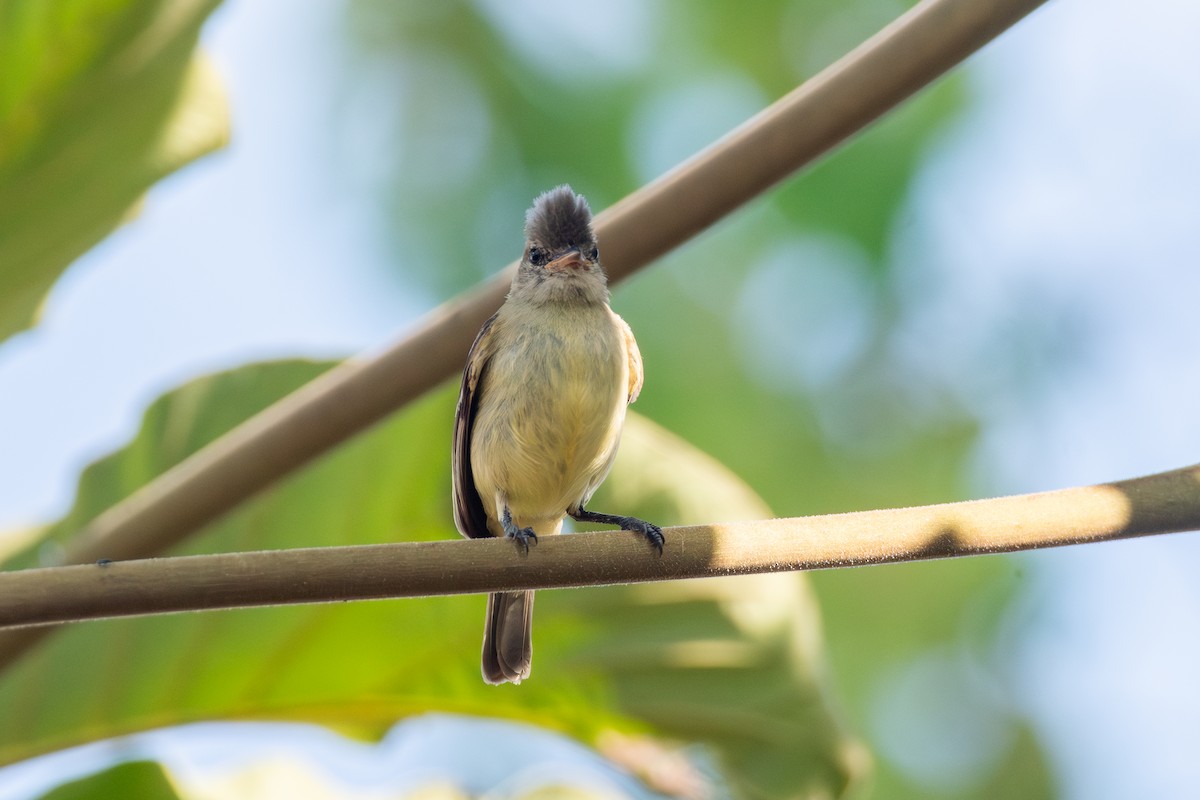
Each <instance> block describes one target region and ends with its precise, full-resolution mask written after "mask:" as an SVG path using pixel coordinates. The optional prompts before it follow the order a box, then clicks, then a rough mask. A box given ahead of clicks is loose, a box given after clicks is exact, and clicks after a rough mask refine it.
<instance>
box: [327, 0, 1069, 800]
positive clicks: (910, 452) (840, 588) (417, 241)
mask: <svg viewBox="0 0 1200 800" xmlns="http://www.w3.org/2000/svg"><path fill="white" fill-rule="evenodd" d="M350 8H351V12H352V13H351V17H350V22H349V30H350V34H351V36H352V37H354V38H355V40H356V41H357V43H358V45H359V50H358V51H357V52H355V53H352V55H351V56H350V63H349V65H348V68H347V78H348V83H347V90H346V92H345V100H344V102H345V108H346V110H347V123H346V124H347V125H356V124H362V123H363V122H364V121H365V116H364V115H362V114H359V113H356V111H355V109H357V108H363V109H372V110H374V109H377V108H378V106H379V104H380V102H379V97H380V94H381V93H382V94H383V96H386V97H388V98H389V102H390V103H392V105H393V106H394V108H393V109H392V110H391V111H390V112H389V113H388V114H387V115H384V116H383V118H382V119H380V118H379V116H378V115H376V117H375V118H373V124H374V125H375V126H376V130H377V131H379V135H378V137H377V138H376V139H374V141H378V142H380V143H381V145H380V149H379V150H378V151H375V152H372V153H370V154H368V155H367V156H365V159H366V160H367V161H368V162H369V163H371V164H373V165H378V166H379V170H378V172H377V173H376V184H375V191H376V192H377V193H378V196H379V197H380V198H381V202H383V203H385V204H387V206H388V207H390V209H391V212H392V218H393V223H392V227H391V229H390V230H388V231H385V232H383V233H384V235H385V236H387V237H388V238H389V239H390V241H391V242H392V243H393V247H394V251H395V260H396V263H397V264H399V265H400V266H401V268H402V269H403V280H405V281H412V280H419V281H420V282H422V283H423V284H424V285H425V286H427V287H430V288H432V289H434V290H435V291H438V292H440V293H442V294H443V295H449V294H451V293H453V292H455V291H458V290H460V289H461V288H463V287H465V286H466V285H468V284H470V283H472V282H473V281H475V280H477V279H479V278H480V277H482V276H484V275H485V274H488V273H490V272H491V271H492V270H494V269H496V268H498V267H499V266H501V265H502V264H504V263H506V262H508V261H510V260H511V259H513V258H515V257H516V256H517V255H518V254H519V248H520V222H521V219H522V215H523V213H524V209H525V207H526V206H527V204H528V202H529V199H530V198H531V197H533V196H534V195H535V194H536V193H537V192H539V191H542V190H543V189H545V188H547V187H549V186H552V185H555V184H558V183H562V182H569V183H571V184H572V185H573V186H574V187H575V188H576V189H578V190H581V191H583V192H585V193H586V194H587V195H588V196H589V198H590V199H591V201H592V205H593V207H594V208H596V209H601V208H604V207H605V206H607V205H609V204H611V203H612V202H614V201H616V200H617V199H619V198H620V197H622V196H624V195H625V194H627V193H628V192H630V191H632V190H634V189H635V188H637V186H639V185H640V184H642V183H644V182H646V181H648V180H650V179H652V178H654V177H656V176H657V175H659V174H661V173H662V172H664V171H665V170H667V169H669V168H670V167H671V166H673V165H674V164H676V163H678V162H680V161H682V160H684V159H685V158H687V157H688V156H690V155H692V154H693V153H694V152H695V151H696V150H698V149H699V148H701V147H703V146H704V145H706V144H708V143H709V142H710V141H712V140H713V139H715V138H716V137H717V136H719V135H721V134H722V133H724V132H725V131H727V130H729V129H730V128H732V127H733V126H734V125H736V124H738V123H740V122H741V121H743V120H744V119H745V118H746V117H748V116H749V115H750V114H751V113H753V112H755V111H757V110H758V109H759V108H760V107H761V106H763V105H765V104H766V103H768V102H770V101H771V100H773V99H774V98H777V97H779V96H781V95H782V94H784V93H786V92H787V91H789V90H790V89H791V88H793V87H794V86H795V85H797V84H799V83H800V82H802V81H803V80H804V79H805V78H807V77H809V76H811V75H812V74H814V73H815V72H816V71H818V70H819V69H820V68H822V67H824V66H826V65H827V64H829V63H831V62H832V61H833V60H834V59H835V58H837V57H839V56H840V55H842V54H843V53H844V52H846V51H848V50H849V49H851V48H852V47H853V46H854V45H856V44H857V43H858V42H861V41H863V40H864V39H866V38H867V37H868V36H870V35H872V34H873V33H874V32H875V31H877V30H878V29H879V28H880V27H882V26H883V24H885V23H886V22H887V21H890V20H891V19H892V18H894V17H895V16H896V15H898V14H899V13H900V12H901V11H903V10H904V5H901V4H897V3H895V2H887V1H886V0H883V1H876V0H859V1H858V2H853V3H849V4H847V3H841V2H822V1H821V0H773V1H772V2H764V3H756V4H753V5H750V6H747V5H745V4H699V5H697V4H692V3H686V2H683V0H663V1H662V2H657V3H637V2H628V3H617V4H610V5H609V6H607V7H606V8H605V9H603V10H597V9H583V8H580V7H578V6H574V5H572V6H570V10H563V8H562V6H561V4H552V3H546V2H537V1H536V0H527V2H519V3H507V4H501V3H499V2H489V1H488V0H478V2H474V3H470V2H456V3H447V4H442V5H441V6H439V7H438V8H437V9H431V8H428V7H413V6H410V5H404V4H394V3H387V2H380V0H353V1H352V2H351V4H350ZM364 76H368V77H369V78H370V80H368V81H367V83H369V84H370V85H371V87H372V88H371V89H370V90H369V91H363V90H362V89H361V87H360V86H359V81H361V80H362V79H363V77H364ZM964 97H965V85H964V83H963V82H962V80H961V79H960V78H958V77H956V76H950V77H949V78H946V79H943V80H942V81H940V82H938V83H937V84H935V85H934V86H933V87H931V88H930V89H927V90H926V91H924V92H923V93H921V94H920V95H919V96H918V97H916V98H915V99H913V100H911V101H909V102H908V103H907V104H905V105H904V106H902V107H901V108H899V109H897V110H896V111H894V112H892V113H891V114H889V115H888V116H887V118H885V119H884V120H882V121H881V122H879V123H878V124H876V125H874V126H873V127H872V128H870V129H869V130H867V131H866V132H864V133H863V134H861V135H860V136H858V137H856V138H855V139H854V140H853V141H852V142H850V143H848V144H847V145H845V146H843V147H842V148H841V149H840V150H838V151H837V152H835V153H834V154H832V155H830V156H828V157H826V158H825V159H823V160H822V161H820V162H819V163H818V164H816V165H815V166H814V167H813V168H812V169H810V170H808V171H807V172H806V173H805V174H804V175H802V176H801V177H799V178H797V179H795V180H792V181H789V182H787V183H785V184H784V185H783V186H782V187H781V188H780V189H778V190H776V191H774V192H773V193H772V194H771V195H770V196H769V197H767V198H765V199H762V200H760V201H757V202H755V203H753V204H752V205H751V207H750V208H748V209H746V210H744V211H742V212H740V213H738V214H736V215H734V216H733V217H732V218H730V219H727V220H725V221H723V222H722V223H720V224H718V225H717V226H715V227H714V228H713V230H711V231H709V232H707V233H706V234H704V235H702V236H700V237H698V238H697V239H696V240H695V241H693V242H691V243H689V244H688V245H686V246H685V247H683V248H681V249H680V250H679V251H678V252H676V253H674V254H672V255H671V256H669V257H668V258H666V259H665V260H664V262H663V263H661V264H659V265H657V266H655V267H654V268H652V269H650V270H648V271H646V272H644V273H642V274H640V275H639V276H636V277H635V278H633V279H632V280H631V281H629V282H628V284H626V285H623V286H621V287H620V288H619V289H618V290H617V291H616V292H615V297H614V306H615V307H616V308H617V310H618V311H619V312H620V313H621V314H622V315H623V316H625V318H626V319H627V320H628V321H629V322H630V324H631V325H632V326H633V328H634V330H635V332H636V333H637V335H638V340H639V342H640V344H641V348H642V351H643V355H644V357H645V361H646V374H647V384H646V390H645V391H644V392H643V394H642V398H641V399H640V400H639V405H638V408H639V410H640V411H642V412H643V413H645V414H647V415H649V416H650V417H652V418H654V419H656V420H658V421H660V422H661V423H663V424H664V425H666V426H667V427H669V428H670V429H671V430H673V431H675V432H677V433H679V434H680V435H682V436H683V437H684V438H685V439H687V440H688V441H690V442H692V443H695V444H696V445H698V446H699V447H700V448H702V449H703V450H705V451H707V452H709V453H711V454H713V455H714V456H715V457H716V458H717V459H718V460H719V461H721V462H722V463H723V464H725V465H727V466H728V467H730V468H731V469H733V471H734V472H736V473H737V474H738V475H740V476H741V477H743V478H744V479H746V480H747V481H748V482H749V483H750V484H751V485H752V486H753V487H754V488H755V489H756V490H757V491H758V492H759V493H760V494H761V495H762V496H763V497H764V498H765V499H766V500H767V502H768V503H770V505H771V506H772V507H773V508H774V509H775V510H776V511H777V512H779V513H782V514H784V515H794V514H809V513H824V512H837V511H846V510H855V509H863V508H877V507H886V506H902V505H913V504H919V503H927V502H941V501H949V500H954V499H960V498H962V497H963V496H964V495H965V494H966V492H967V484H966V481H965V475H966V473H967V470H968V466H969V459H970V457H971V453H972V450H973V447H974V445H975V441H976V434H977V430H978V422H977V421H976V420H975V419H974V417H973V416H972V414H971V412H970V411H969V410H968V409H966V408H964V407H962V406H961V404H959V403H958V402H957V401H956V400H954V399H953V398H954V392H952V391H951V388H952V387H949V386H944V385H942V386H939V385H937V384H936V383H933V382H931V381H930V379H929V378H928V377H926V376H924V375H923V374H922V372H921V371H919V370H916V369H910V368H909V365H906V364H905V363H904V360H903V356H901V355H899V353H901V352H902V351H903V348H901V347H899V346H898V344H897V341H896V338H895V337H896V335H897V331H898V329H899V327H900V322H901V321H902V315H903V314H905V313H909V310H910V307H911V303H908V304H906V303H904V302H902V292H903V291H904V289H905V287H903V286H902V285H900V282H899V279H898V275H897V271H896V268H895V267H896V265H895V261H894V259H893V255H892V253H893V244H892V243H893V240H894V238H895V237H896V235H897V233H898V232H901V231H903V230H904V229H905V228H906V226H907V225H908V216H907V215H908V211H907V208H906V201H907V197H908V194H909V191H910V185H911V183H912V180H913V178H914V175H915V173H916V170H917V169H918V167H919V166H920V164H921V161H922V157H923V155H924V153H925V152H926V150H928V149H929V148H930V146H931V143H932V140H933V139H934V137H936V136H937V134H938V132H939V131H940V130H941V129H942V127H943V126H944V124H945V123H946V122H948V121H949V120H951V119H953V117H954V115H955V114H956V113H957V111H958V110H959V109H960V108H962V107H963V104H964ZM468 121H469V122H470V123H471V124H470V126H469V127H468V128H466V129H465V128H464V123H465V122H468ZM464 130H467V131H469V132H464ZM359 157H360V158H363V157H364V156H361V155H360V156H359ZM601 246H602V247H603V243H601ZM910 294H911V293H910ZM815 583H816V585H817V587H818V590H819V592H820V594H821V595H822V600H823V605H824V608H825V615H826V620H827V630H828V636H829V640H830V646H831V654H832V659H833V674H834V676H835V683H836V685H837V686H838V688H839V693H840V694H841V695H842V697H843V698H844V699H845V702H846V704H847V707H848V708H847V710H848V712H849V714H850V717H851V719H852V720H853V724H854V727H855V729H856V730H858V731H861V732H863V733H864V734H865V735H867V736H868V737H869V738H870V739H871V743H872V748H873V749H874V750H875V751H876V755H877V759H876V760H877V765H876V767H877V768H876V778H875V781H874V790H873V791H872V792H870V794H872V795H873V796H878V797H888V798H910V797H911V798H936V797H951V796H954V797H962V796H975V795H976V794H977V795H978V796H980V797H983V796H989V797H1002V796H1016V794H1017V793H1021V794H1022V796H1030V797H1034V796H1047V795H1049V794H1050V793H1051V786H1052V784H1051V781H1050V780H1049V778H1048V775H1047V771H1046V768H1045V765H1044V764H1043V762H1042V756H1041V753H1040V751H1039V749H1038V747H1037V745H1036V742H1035V741H1034V739H1033V737H1032V734H1031V732H1030V730H1029V728H1028V726H1027V725H1026V723H1025V722H1024V721H1023V720H1022V718H1021V715H1020V713H1019V712H1018V711H1017V710H1015V709H1014V708H1012V707H1011V704H1010V703H1009V702H1008V701H1007V700H1005V699H1004V697H1003V696H1004V692H1003V689H1002V687H1001V686H1000V684H1001V681H1000V679H999V677H998V676H995V675H991V676H990V679H989V680H987V681H983V682H982V684H981V682H979V681H974V682H973V681H971V680H966V679H965V678H964V679H963V680H961V681H959V683H960V684H961V687H960V688H961V691H962V692H963V693H964V695H963V697H960V698H958V699H959V700H962V701H963V702H965V703H969V704H970V707H971V708H974V709H978V713H979V714H980V715H981V716H982V717H983V718H984V719H983V720H982V721H981V723H980V724H981V725H982V726H983V727H984V728H987V727H989V726H991V727H993V728H995V729H996V730H1000V731H1003V732H1004V733H1003V735H1000V736H997V737H995V738H994V739H993V740H989V742H990V744H989V743H988V742H982V741H981V742H980V743H978V749H982V750H984V751H987V750H988V748H989V747H990V748H991V751H990V752H988V753H987V755H986V757H983V756H981V757H979V758H978V759H977V763H976V766H975V767H974V768H973V769H972V770H968V772H969V773H970V774H969V775H967V776H966V777H964V778H962V779H960V780H958V782H957V783H954V784H953V785H951V784H950V783H947V782H942V783H937V782H930V781H928V780H926V779H925V778H924V777H922V775H921V774H918V772H914V771H913V769H912V768H910V767H902V766H901V765H900V763H899V762H898V761H895V760H893V759H891V758H889V753H890V752H891V751H892V750H894V749H895V744H896V743H895V742H894V741H889V739H888V736H892V737H893V738H894V736H895V732H892V733H891V734H888V733H886V732H884V731H883V730H882V729H880V725H879V723H878V720H877V717H878V708H879V705H880V702H881V698H882V697H886V696H887V693H888V692H889V688H890V687H892V686H893V681H894V676H895V675H896V674H897V672H899V671H902V670H904V669H905V668H907V667H908V666H909V665H911V664H912V663H914V661H915V660H918V659H920V658H921V657H922V654H924V653H927V652H931V651H938V652H941V651H944V650H947V649H949V650H950V651H954V652H958V651H961V650H964V649H966V650H969V651H970V654H971V657H970V658H967V659H964V660H963V664H973V665H975V667H974V668H977V669H978V670H979V671H982V672H983V673H986V674H989V675H990V673H989V670H991V669H993V667H992V666H991V665H992V663H994V662H993V660H992V659H991V656H990V653H989V652H988V651H987V647H986V646H985V645H980V644H979V643H981V642H982V643H989V642H991V641H992V634H993V632H994V630H995V624H996V620H997V617H998V615H999V611H997V612H996V613H995V614H979V613H974V612H972V611H970V610H971V609H977V608H978V607H980V606H981V605H987V606H988V607H993V608H995V609H1002V608H1003V607H1004V605H1005V603H1006V601H1007V598H1008V597H1009V596H1010V595H1011V593H1012V592H1013V590H1014V589H1015V587H1016V586H1017V585H1018V583H1019V577H1018V576H1017V575H1016V574H1015V573H1014V570H1013V567H1012V565H1011V563H1010V562H1009V561H1008V560H1006V559H1003V558H991V559H976V560H971V561H955V562H954V563H937V564H921V565H907V566H894V567H887V568H880V569H869V570H858V571H840V572H835V573H828V574H818V575H816V576H815ZM955 663H956V664H957V663H958V662H957V661H956V662H955ZM959 668H961V669H962V670H967V669H969V667H967V666H961V667H956V669H959ZM993 694H997V695H999V697H1000V699H999V700H996V699H995V698H994V697H992V695H993ZM984 695H987V698H986V700H985V699H984V698H983V696H984ZM918 722H919V720H916V719H914V720H913V724H914V726H915V725H917V724H918ZM940 735H941V737H942V740H941V741H943V742H944V743H946V744H947V745H948V746H947V747H946V750H947V751H954V750H955V748H954V747H951V746H949V745H953V744H955V743H956V742H962V741H966V740H968V739H970V738H971V737H972V735H973V733H972V731H971V730H963V731H959V730H954V729H946V730H943V731H941V732H940Z"/></svg>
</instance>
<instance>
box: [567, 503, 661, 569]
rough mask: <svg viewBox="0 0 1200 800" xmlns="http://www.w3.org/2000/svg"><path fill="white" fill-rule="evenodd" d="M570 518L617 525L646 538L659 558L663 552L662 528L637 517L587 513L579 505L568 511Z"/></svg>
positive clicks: (596, 512) (594, 512)
mask: <svg viewBox="0 0 1200 800" xmlns="http://www.w3.org/2000/svg"><path fill="white" fill-rule="evenodd" d="M567 513H568V514H570V515H571V518H572V519H574V520H577V521H579V522H598V523H600V524H601V525H618V526H620V528H621V530H623V531H633V532H634V533H640V534H641V535H642V536H645V537H646V540H647V541H649V542H650V544H651V545H652V546H653V547H654V549H655V550H657V551H658V554H659V555H660V556H661V555H662V552H663V544H664V543H665V542H666V539H665V538H664V537H663V532H662V528H660V527H658V526H657V525H655V524H654V523H653V522H646V520H644V519H638V518H637V517H622V516H620V515H618V514H601V513H600V512H598V511H588V510H587V509H585V508H584V507H583V505H582V504H581V505H580V506H579V508H576V509H574V510H571V511H568V512H567Z"/></svg>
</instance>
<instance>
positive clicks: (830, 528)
mask: <svg viewBox="0 0 1200 800" xmlns="http://www.w3.org/2000/svg"><path fill="white" fill-rule="evenodd" d="M1195 529H1200V465H1196V466H1192V467H1187V468H1185V469H1179V470H1175V471H1173V472H1166V473H1161V474H1158V475H1151V476H1148V477H1144V478H1137V479H1133V480H1128V481H1121V482H1118V483H1112V484H1103V485H1099V486H1090V487H1084V488H1076V489H1063V490H1060V491H1055V492H1044V493H1040V494H1029V495H1017V496H1013V497H1001V498H995V499H991V500H976V501H972V502H963V503H949V504H943V505H934V506H922V507H917V508H900V509H889V510H881V511H863V512H857V513H850V514H835V515H828V516H817V517H799V518H792V519H773V520H761V521H754V522H738V523H728V524H718V525H702V526H694V527H681V528H669V529H667V530H666V531H665V534H666V541H667V543H666V547H665V549H664V551H663V555H662V557H661V558H658V557H657V556H656V554H655V553H654V551H653V550H652V548H651V547H650V546H649V544H648V543H647V542H646V541H645V540H643V539H642V538H640V537H639V536H637V535H635V534H631V533H609V532H606V533H580V534H573V535H568V536H551V537H543V538H542V540H541V541H539V542H538V544H537V546H536V547H533V548H531V549H530V551H529V554H528V555H525V554H524V553H523V552H522V551H521V550H520V548H518V547H516V546H514V544H513V543H512V542H509V541H507V540H503V539H482V540H446V541H437V542H406V543H396V544H381V545H365V546H358V547H328V548H312V549H297V550H276V551H268V552H254V553H222V554H219V555H206V556H184V557H178V558H159V559H146V560H136V561H127V562H112V563H103V564H89V565H77V566H68V567H51V568H46V569H31V570H24V571H18V572H7V573H0V626H11V627H15V626H32V625H46V624H51V623H61V622H68V621H77V620H84V619H97V618H105V617H122V616H139V615H146V614H161V613H170V612H178V611H201V610H209V609H217V608H239V607H248V606H261V605H279V604H291V603H318V602H333V601H345V600H368V599H379V598H392V597H427V596H433V595H447V594H464V593H472V592H494V591H508V590H514V589H549V588H563V587H576V586H597V585H602V584H615V583H633V582H640V581H654V580H677V579H683V578H703V577H715V576H721V575H739V574H749V573H759V572H782V571H786V570H809V569H824V568H830V567H849V566H863V565H867V564H884V563H892V562H898V561H918V560H924V559H931V558H949V557H961V556H970V555H979V554H984V553H1001V552H1011V551H1016V550H1031V549H1036V548H1044V547H1056V546H1060V545H1068V544H1081V543H1084V542H1098V541H1108V540H1114V539H1125V538H1130V537H1135V536H1149V535H1154V534H1160V533H1171V532H1178V531H1184V530H1195ZM15 633H25V631H15Z"/></svg>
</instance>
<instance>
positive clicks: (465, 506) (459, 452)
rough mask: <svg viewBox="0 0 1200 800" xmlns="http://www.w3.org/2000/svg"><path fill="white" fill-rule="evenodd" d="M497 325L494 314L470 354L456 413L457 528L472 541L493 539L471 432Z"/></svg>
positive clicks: (453, 473)
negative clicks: (473, 463)
mask: <svg viewBox="0 0 1200 800" xmlns="http://www.w3.org/2000/svg"><path fill="white" fill-rule="evenodd" d="M495 321H496V314H493V315H492V316H491V317H489V318H488V321H487V322H485V323H483V327H482V328H480V329H479V335H478V336H476V337H475V343H474V344H472V345H471V350H470V352H469V353H467V365H466V367H465V368H464V369H463V377H462V388H460V389H459V392H458V408H457V409H456V410H455V412H454V451H453V452H452V453H451V455H450V465H451V466H450V474H451V479H452V483H453V485H454V524H455V526H457V527H458V532H459V533H461V534H462V535H463V536H466V537H469V538H471V539H479V538H482V537H484V536H491V535H492V534H491V532H490V531H489V530H488V526H487V513H486V512H485V511H484V510H483V501H482V500H480V499H479V492H478V491H476V489H475V476H474V475H473V474H472V472H471V428H472V427H473V426H474V424H475V410H476V409H477V408H478V406H479V386H480V384H481V383H482V381H483V376H484V373H485V372H486V371H487V365H488V359H490V358H491V356H492V323H494V322H495Z"/></svg>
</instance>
